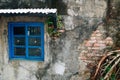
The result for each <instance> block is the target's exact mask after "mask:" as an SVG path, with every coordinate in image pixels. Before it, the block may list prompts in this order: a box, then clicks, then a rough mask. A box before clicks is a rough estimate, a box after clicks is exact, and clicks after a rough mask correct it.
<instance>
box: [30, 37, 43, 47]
mask: <svg viewBox="0 0 120 80" xmlns="http://www.w3.org/2000/svg"><path fill="white" fill-rule="evenodd" d="M40 42H41V40H40V38H29V46H40V45H41V44H40Z"/></svg>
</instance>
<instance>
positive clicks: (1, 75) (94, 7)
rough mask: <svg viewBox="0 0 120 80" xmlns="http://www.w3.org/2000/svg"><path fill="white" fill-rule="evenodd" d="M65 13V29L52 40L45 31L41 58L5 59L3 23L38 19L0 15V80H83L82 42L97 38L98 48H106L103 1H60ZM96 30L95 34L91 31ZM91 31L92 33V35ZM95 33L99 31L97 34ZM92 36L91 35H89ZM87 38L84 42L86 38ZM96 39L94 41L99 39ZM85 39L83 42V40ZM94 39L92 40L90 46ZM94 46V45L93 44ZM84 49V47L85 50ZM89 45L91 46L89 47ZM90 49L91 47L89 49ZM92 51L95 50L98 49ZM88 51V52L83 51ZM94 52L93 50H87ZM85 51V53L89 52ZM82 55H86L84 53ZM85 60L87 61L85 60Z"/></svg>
mask: <svg viewBox="0 0 120 80" xmlns="http://www.w3.org/2000/svg"><path fill="white" fill-rule="evenodd" d="M63 2H64V4H65V5H66V6H67V14H68V15H62V17H63V19H64V24H65V30H66V32H65V33H63V34H62V35H61V36H60V37H59V38H57V39H56V40H52V39H51V38H50V37H49V35H48V33H47V32H46V33H45V61H44V62H33V61H16V60H14V61H9V59H8V43H7V33H5V30H6V31H7V22H9V21H31V20H33V21H39V20H40V19H41V18H37V17H35V18H34V19H33V17H30V18H29V17H24V16H23V17H1V21H0V22H1V24H0V25H1V26H0V27H1V28H0V31H1V33H0V44H1V45H0V79H1V80H87V79H89V77H90V70H89V69H88V67H87V64H88V63H87V62H84V60H83V59H81V58H80V57H81V55H82V58H83V57H84V56H83V54H85V53H83V52H84V50H86V51H88V49H89V46H88V44H86V42H88V41H90V40H91V38H93V37H95V38H99V39H98V40H100V42H101V44H102V45H100V46H98V48H99V50H98V51H100V50H101V49H104V48H106V44H103V43H105V39H106V35H105V33H106V31H105V29H104V26H103V24H102V23H103V19H104V17H105V15H106V7H107V6H106V5H107V4H106V2H105V0H64V1H63ZM95 32H96V33H95ZM94 33H95V35H94ZM98 33H99V34H98ZM92 35H94V36H93V37H91V36H92ZM96 35H97V36H96ZM86 40H87V41H86ZM98 40H97V43H99V41H98ZM85 41H86V42H85ZM94 43H95V42H93V43H92V45H93V44H94ZM96 45H97V44H96ZM87 48H88V49H87ZM90 48H92V47H91V46H90ZM90 51H91V50H90ZM98 51H96V52H98ZM87 53H88V52H87ZM89 53H90V54H91V53H94V52H89ZM89 53H88V54H89ZM85 57H86V56H85ZM87 61H89V60H87Z"/></svg>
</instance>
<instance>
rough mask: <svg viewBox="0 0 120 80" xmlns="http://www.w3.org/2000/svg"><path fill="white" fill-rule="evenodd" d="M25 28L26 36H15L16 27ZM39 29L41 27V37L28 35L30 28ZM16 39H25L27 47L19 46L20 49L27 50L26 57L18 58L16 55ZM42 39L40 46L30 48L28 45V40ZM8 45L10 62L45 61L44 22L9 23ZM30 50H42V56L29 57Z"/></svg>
mask: <svg viewBox="0 0 120 80" xmlns="http://www.w3.org/2000/svg"><path fill="white" fill-rule="evenodd" d="M21 26H22V27H24V28H25V34H24V35H20V36H19V35H14V30H13V28H14V27H21ZM29 26H32V27H38V26H40V35H37V36H36V35H32V36H30V35H28V27H29ZM15 37H19V38H21V37H25V45H24V46H21V45H20V46H18V47H19V48H22V47H24V48H25V56H16V55H15V54H14V50H15V49H14V48H17V46H16V45H14V42H15V41H14V38H15ZM30 37H33V38H40V44H41V45H39V46H30V45H29V44H28V41H29V40H28V38H30ZM8 43H9V59H10V60H14V59H15V60H17V59H18V60H20V59H21V60H38V61H44V23H43V22H9V23H8ZM29 48H33V49H35V48H39V49H40V50H41V55H40V56H29V52H28V49H29Z"/></svg>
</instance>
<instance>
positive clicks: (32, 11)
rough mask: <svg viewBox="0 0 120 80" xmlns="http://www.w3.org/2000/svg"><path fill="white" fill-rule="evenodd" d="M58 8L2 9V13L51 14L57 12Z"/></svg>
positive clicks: (0, 12)
mask: <svg viewBox="0 0 120 80" xmlns="http://www.w3.org/2000/svg"><path fill="white" fill-rule="evenodd" d="M56 13H57V9H49V8H46V9H0V15H26V14H27V15H28V14H37V15H51V14H56Z"/></svg>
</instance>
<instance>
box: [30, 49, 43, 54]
mask: <svg viewBox="0 0 120 80" xmlns="http://www.w3.org/2000/svg"><path fill="white" fill-rule="evenodd" d="M29 56H41V49H40V48H29Z"/></svg>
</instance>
